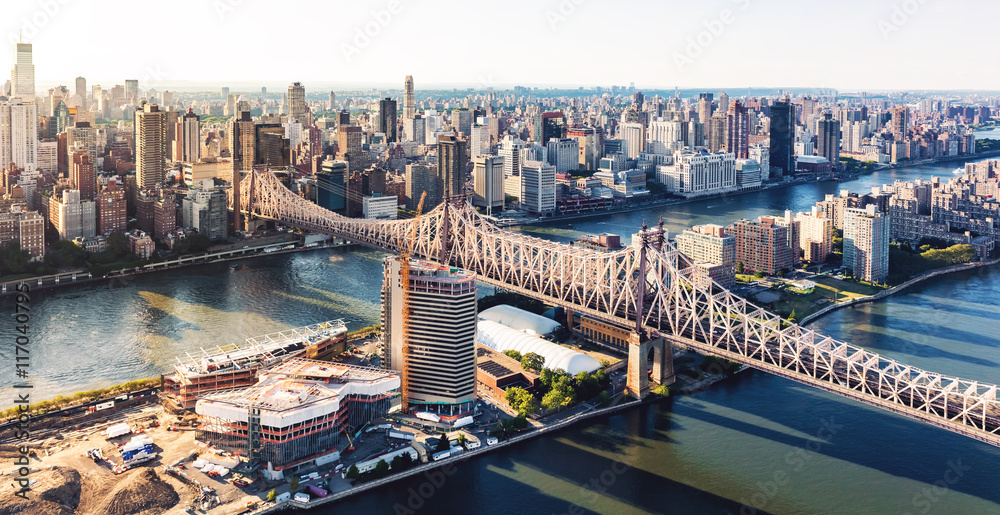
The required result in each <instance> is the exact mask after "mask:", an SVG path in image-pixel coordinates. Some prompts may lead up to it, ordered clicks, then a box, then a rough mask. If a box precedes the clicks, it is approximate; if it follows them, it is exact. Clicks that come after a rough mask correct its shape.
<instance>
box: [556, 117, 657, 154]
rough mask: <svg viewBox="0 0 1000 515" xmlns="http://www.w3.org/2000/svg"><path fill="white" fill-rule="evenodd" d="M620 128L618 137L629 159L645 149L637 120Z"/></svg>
mask: <svg viewBox="0 0 1000 515" xmlns="http://www.w3.org/2000/svg"><path fill="white" fill-rule="evenodd" d="M620 130H621V136H620V137H619V138H620V139H621V140H622V141H624V142H625V154H626V155H627V156H628V158H629V159H635V158H637V157H639V153H640V152H644V151H645V150H646V138H645V137H644V133H645V130H644V129H643V127H642V124H641V123H639V122H625V123H623V124H622V125H621V129H620ZM545 141H548V140H545Z"/></svg>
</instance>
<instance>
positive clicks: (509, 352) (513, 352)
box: [503, 349, 521, 361]
mask: <svg viewBox="0 0 1000 515" xmlns="http://www.w3.org/2000/svg"><path fill="white" fill-rule="evenodd" d="M503 353H504V356H507V357H509V358H514V359H516V360H517V361H521V353H520V352H517V351H516V350H514V349H510V350H505V351H503Z"/></svg>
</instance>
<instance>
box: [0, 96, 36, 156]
mask: <svg viewBox="0 0 1000 515" xmlns="http://www.w3.org/2000/svg"><path fill="white" fill-rule="evenodd" d="M37 165H38V117H37V116H36V110H35V104H33V103H24V102H21V99H20V98H13V99H11V100H9V101H7V102H2V103H0V170H9V169H11V167H12V166H13V167H15V168H19V169H21V170H29V169H31V170H34V169H35V167H36V166H37Z"/></svg>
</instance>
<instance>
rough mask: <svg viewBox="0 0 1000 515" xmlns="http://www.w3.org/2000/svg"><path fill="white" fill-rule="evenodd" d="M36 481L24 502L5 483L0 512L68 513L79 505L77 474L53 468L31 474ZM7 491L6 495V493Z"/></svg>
mask: <svg viewBox="0 0 1000 515" xmlns="http://www.w3.org/2000/svg"><path fill="white" fill-rule="evenodd" d="M32 479H36V480H37V481H38V482H37V483H35V484H34V485H32V486H31V491H30V492H29V493H28V494H27V495H28V500H27V501H25V500H24V499H21V498H19V497H15V496H14V487H12V486H10V485H5V488H4V489H3V492H2V496H3V497H5V499H4V500H3V501H0V514H7V513H11V514H14V513H17V514H23V515H71V514H72V513H74V510H75V509H76V508H77V506H79V504H80V473H79V472H77V471H75V470H73V469H68V468H64V467H53V468H51V469H47V470H43V471H40V472H37V473H35V474H32ZM8 494H9V495H8Z"/></svg>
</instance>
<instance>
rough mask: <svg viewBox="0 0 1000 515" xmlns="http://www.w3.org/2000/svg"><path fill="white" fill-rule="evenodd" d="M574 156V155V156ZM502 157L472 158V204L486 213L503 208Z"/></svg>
mask: <svg viewBox="0 0 1000 515" xmlns="http://www.w3.org/2000/svg"><path fill="white" fill-rule="evenodd" d="M574 157H575V156H574ZM503 179H504V177H503V158H502V157H500V156H479V157H476V158H475V159H473V167H472V181H473V183H474V186H475V192H476V193H475V195H474V196H473V197H472V205H474V206H477V207H483V208H486V213H487V214H488V215H492V214H493V212H494V211H498V212H499V211H501V210H502V209H503V201H504V192H503Z"/></svg>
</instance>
